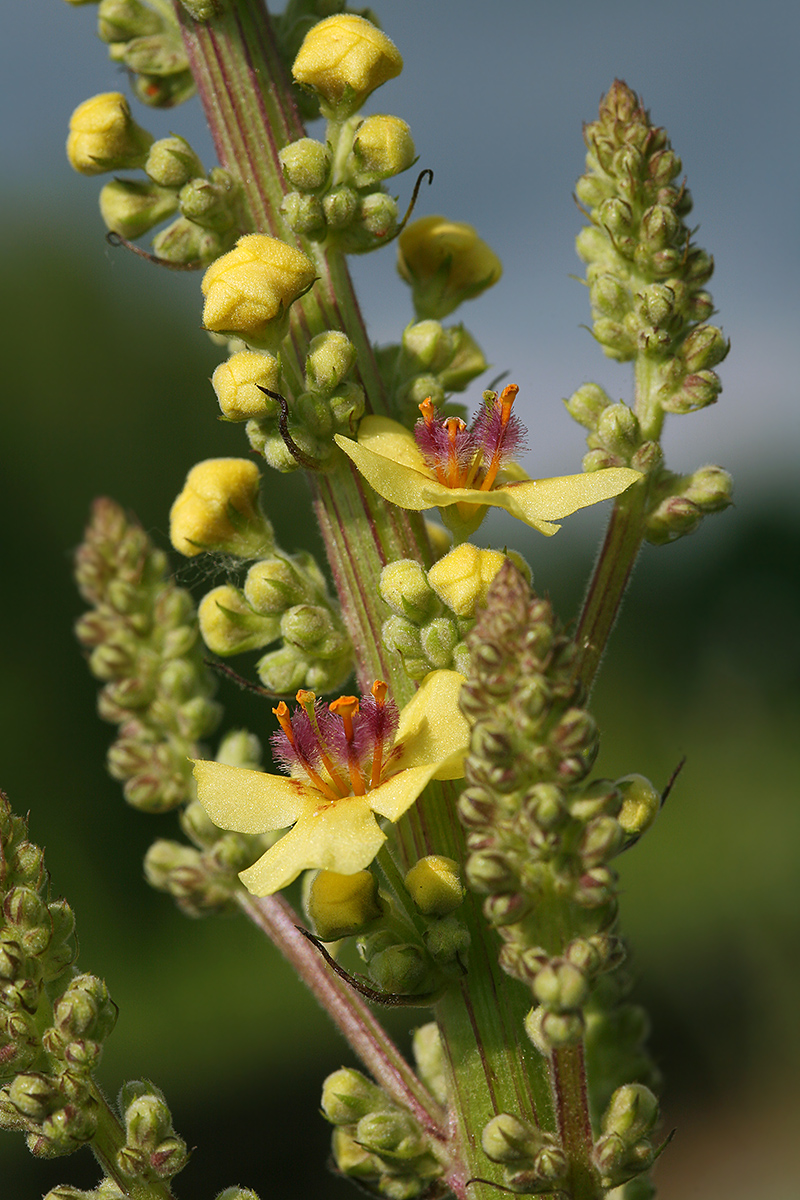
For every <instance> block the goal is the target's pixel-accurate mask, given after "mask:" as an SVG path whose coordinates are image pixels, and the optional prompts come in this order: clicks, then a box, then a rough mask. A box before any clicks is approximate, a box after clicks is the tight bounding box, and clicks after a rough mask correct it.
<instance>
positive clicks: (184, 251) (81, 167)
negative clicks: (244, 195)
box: [67, 0, 241, 265]
mask: <svg viewBox="0 0 800 1200" xmlns="http://www.w3.org/2000/svg"><path fill="white" fill-rule="evenodd" d="M104 2H105V0H104ZM128 2H129V0H125V3H128ZM67 158H68V159H69V161H70V164H71V165H72V166H73V167H74V169H75V170H76V171H79V172H80V173H81V174H82V175H103V174H105V173H107V172H109V171H119V170H134V169H135V168H137V167H142V168H144V172H145V175H146V178H145V179H116V178H115V179H112V180H111V182H110V183H107V184H105V186H104V187H103V189H102V191H101V192H100V213H101V215H102V217H103V220H104V221H105V223H106V225H107V226H108V228H109V229H110V230H111V231H112V232H113V233H117V234H119V235H120V236H121V237H123V238H127V239H135V238H139V237H141V236H142V235H143V234H145V233H147V231H148V230H150V229H153V228H154V227H155V226H156V225H160V224H162V222H164V221H166V220H167V219H168V218H169V217H171V216H173V215H174V214H175V213H178V214H179V216H178V217H177V218H176V220H175V221H173V222H172V224H171V225H168V226H167V227H166V229H163V230H162V231H161V232H160V233H158V234H157V235H156V237H155V238H154V239H153V250H154V253H155V255H156V256H157V257H158V258H160V259H162V260H164V261H166V262H170V263H176V264H184V265H185V264H187V263H197V264H198V265H199V264H201V263H208V262H211V261H212V260H213V259H215V258H217V257H219V255H221V254H223V253H224V251H226V250H228V249H229V248H230V246H231V245H232V244H233V242H234V241H235V239H236V237H237V234H238V233H239V226H240V222H241V218H240V214H239V210H238V200H239V188H238V185H237V184H236V183H235V181H234V179H233V176H232V175H231V174H230V173H229V172H228V171H225V170H223V169H222V167H214V168H213V169H212V170H211V171H210V172H209V173H208V175H206V173H205V172H204V170H203V166H202V163H201V162H200V160H199V158H198V157H197V155H196V154H195V152H194V150H192V148H191V146H190V145H189V143H188V142H187V141H186V140H185V139H184V138H182V137H178V136H177V135H176V134H171V135H170V136H169V137H165V138H160V139H159V140H158V141H154V140H153V138H152V136H151V135H150V134H149V133H148V132H147V131H146V130H144V129H142V128H141V127H140V126H139V125H138V124H137V123H136V122H135V121H134V119H133V117H132V116H131V112H130V108H129V106H128V102H127V100H126V99H125V97H124V96H123V95H122V93H121V92H104V93H102V94H101V95H99V96H92V97H91V98H90V99H89V100H85V101H84V102H83V104H79V105H78V107H77V108H76V109H75V112H74V113H73V114H72V117H71V119H70V132H69V137H68V139H67Z"/></svg>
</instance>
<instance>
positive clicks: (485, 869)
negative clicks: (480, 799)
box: [466, 726, 519, 893]
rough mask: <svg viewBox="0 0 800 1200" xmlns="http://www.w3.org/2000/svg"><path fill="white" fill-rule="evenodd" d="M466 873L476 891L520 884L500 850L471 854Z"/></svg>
mask: <svg viewBox="0 0 800 1200" xmlns="http://www.w3.org/2000/svg"><path fill="white" fill-rule="evenodd" d="M476 728H478V726H476ZM466 874H467V879H468V881H469V886H470V887H471V888H472V889H473V891H476V892H489V893H504V892H513V891H514V890H515V889H516V888H517V887H518V884H519V881H518V878H517V873H516V871H515V870H514V867H513V865H512V864H511V863H510V862H509V860H508V859H507V858H506V856H505V855H504V854H503V853H502V852H501V851H499V850H479V851H477V853H475V854H470V856H469V858H468V859H467V862H466Z"/></svg>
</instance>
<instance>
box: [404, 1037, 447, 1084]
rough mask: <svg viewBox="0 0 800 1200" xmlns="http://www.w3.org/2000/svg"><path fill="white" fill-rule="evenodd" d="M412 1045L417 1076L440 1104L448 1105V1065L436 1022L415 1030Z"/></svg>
mask: <svg viewBox="0 0 800 1200" xmlns="http://www.w3.org/2000/svg"><path fill="white" fill-rule="evenodd" d="M412 1045H413V1049H414V1061H415V1063H416V1065H417V1074H418V1075H419V1077H420V1079H421V1080H422V1082H423V1083H424V1084H425V1086H426V1087H427V1088H428V1090H429V1091H430V1092H431V1093H432V1094H433V1096H434V1097H435V1099H436V1100H438V1101H439V1103H440V1104H447V1065H446V1062H445V1057H444V1049H443V1047H442V1039H441V1037H440V1036H439V1027H438V1025H437V1024H436V1022H435V1021H430V1022H429V1023H428V1024H427V1025H420V1026H419V1028H418V1029H415V1030H414V1034H413V1039H412Z"/></svg>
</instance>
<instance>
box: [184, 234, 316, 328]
mask: <svg viewBox="0 0 800 1200" xmlns="http://www.w3.org/2000/svg"><path fill="white" fill-rule="evenodd" d="M315 279H316V270H315V267H314V264H313V263H312V261H311V259H310V258H308V257H307V255H305V254H303V252H302V251H301V250H296V249H295V248H294V246H287V244H286V242H282V241H281V240H280V238H274V237H268V236H267V234H265V233H248V234H245V236H244V237H240V238H239V240H238V242H237V243H236V246H235V247H234V249H233V250H230V251H229V252H228V253H227V254H223V255H222V256H221V257H220V258H218V259H217V260H216V262H213V263H212V264H211V266H210V267H209V268H208V270H207V271H206V273H205V275H204V276H203V282H202V284H201V288H202V292H203V295H204V296H205V298H206V301H205V306H204V308H203V324H204V325H205V327H206V329H212V330H214V331H215V332H217V333H228V334H235V335H236V336H237V337H241V338H244V340H245V341H247V342H250V343H251V344H252V345H254V346H256V347H258V348H260V349H266V350H269V349H270V348H273V347H274V346H275V345H276V344H277V343H278V342H279V341H280V339H281V338H282V337H283V334H284V333H285V331H286V320H285V318H286V315H287V313H288V310H289V308H290V306H291V305H292V304H293V303H294V301H295V300H298V299H299V298H300V297H301V296H303V295H305V293H306V292H307V291H308V289H309V288H310V287H311V285H312V283H313V282H314V280H315Z"/></svg>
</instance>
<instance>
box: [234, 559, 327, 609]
mask: <svg viewBox="0 0 800 1200" xmlns="http://www.w3.org/2000/svg"><path fill="white" fill-rule="evenodd" d="M315 582H316V580H313V581H310V580H308V579H307V578H304V575H303V572H302V571H301V570H300V569H299V563H298V562H297V560H296V559H290V558H288V557H287V558H283V557H281V558H277V557H276V558H268V559H265V560H264V561H263V562H257V563H255V564H254V565H253V566H252V567H251V568H250V570H249V571H248V572H247V578H246V579H245V584H244V594H245V598H246V600H247V602H248V604H249V605H250V606H251V608H253V609H255V611H256V612H258V613H262V614H263V615H264V616H279V615H280V614H281V613H284V612H285V611H286V610H287V609H288V608H291V607H292V606H293V605H296V604H303V603H304V602H306V601H308V600H310V599H312V598H314V593H315V588H314V586H313V584H314V583H315Z"/></svg>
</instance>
